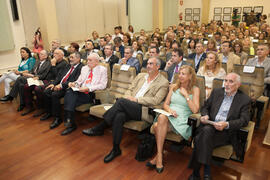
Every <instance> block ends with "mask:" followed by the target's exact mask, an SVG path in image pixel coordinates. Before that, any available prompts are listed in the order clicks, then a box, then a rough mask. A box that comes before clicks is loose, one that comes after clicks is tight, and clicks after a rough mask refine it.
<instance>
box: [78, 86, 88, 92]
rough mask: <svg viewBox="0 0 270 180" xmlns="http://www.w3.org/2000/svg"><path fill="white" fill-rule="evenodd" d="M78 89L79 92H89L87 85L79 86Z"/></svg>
mask: <svg viewBox="0 0 270 180" xmlns="http://www.w3.org/2000/svg"><path fill="white" fill-rule="evenodd" d="M79 91H80V92H89V89H88V87H80V88H79Z"/></svg>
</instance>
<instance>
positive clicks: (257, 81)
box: [233, 64, 269, 129]
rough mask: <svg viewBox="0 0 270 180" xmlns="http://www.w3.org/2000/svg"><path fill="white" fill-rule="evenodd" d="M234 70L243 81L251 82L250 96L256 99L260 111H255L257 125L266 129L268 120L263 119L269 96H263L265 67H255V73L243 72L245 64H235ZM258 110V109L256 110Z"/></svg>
mask: <svg viewBox="0 0 270 180" xmlns="http://www.w3.org/2000/svg"><path fill="white" fill-rule="evenodd" d="M233 69H234V72H235V73H237V74H239V75H240V76H241V82H242V83H250V84H251V94H250V97H251V99H253V100H254V101H256V106H257V107H258V108H257V110H258V111H259V113H254V114H255V117H256V119H257V122H256V127H260V124H261V123H262V126H261V127H260V128H262V129H265V128H266V126H267V124H268V123H267V122H261V120H262V119H263V116H264V113H265V111H266V109H267V105H268V101H269V98H268V97H266V96H263V92H264V88H265V84H264V68H263V67H255V70H254V72H253V73H247V72H243V69H244V65H238V64H235V65H234V67H233ZM255 112H256V111H255Z"/></svg>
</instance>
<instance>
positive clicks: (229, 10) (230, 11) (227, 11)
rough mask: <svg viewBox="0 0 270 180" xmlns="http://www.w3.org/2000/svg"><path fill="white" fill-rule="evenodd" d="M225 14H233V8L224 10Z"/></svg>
mask: <svg viewBox="0 0 270 180" xmlns="http://www.w3.org/2000/svg"><path fill="white" fill-rule="evenodd" d="M223 14H232V8H231V7H225V8H223Z"/></svg>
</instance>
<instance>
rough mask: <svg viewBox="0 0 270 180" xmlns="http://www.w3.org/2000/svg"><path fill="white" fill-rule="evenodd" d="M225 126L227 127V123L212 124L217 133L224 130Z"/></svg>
mask: <svg viewBox="0 0 270 180" xmlns="http://www.w3.org/2000/svg"><path fill="white" fill-rule="evenodd" d="M227 126H228V122H225V121H219V122H216V123H215V124H214V127H215V128H216V130H218V131H223V129H225V128H226V127H227Z"/></svg>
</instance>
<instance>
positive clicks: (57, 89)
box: [53, 84, 62, 91]
mask: <svg viewBox="0 0 270 180" xmlns="http://www.w3.org/2000/svg"><path fill="white" fill-rule="evenodd" d="M61 89H62V87H61V85H60V84H57V85H56V86H54V88H53V90H55V91H60V90H61Z"/></svg>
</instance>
